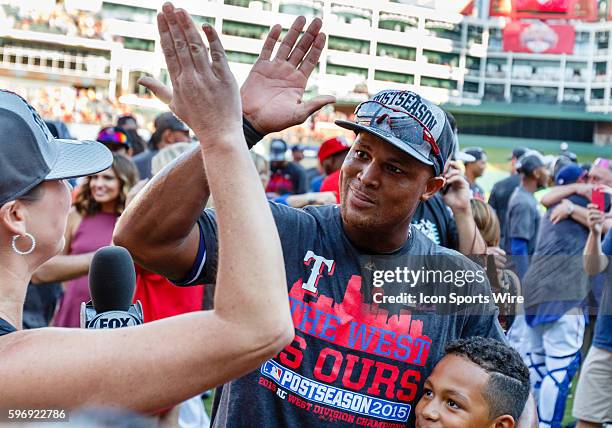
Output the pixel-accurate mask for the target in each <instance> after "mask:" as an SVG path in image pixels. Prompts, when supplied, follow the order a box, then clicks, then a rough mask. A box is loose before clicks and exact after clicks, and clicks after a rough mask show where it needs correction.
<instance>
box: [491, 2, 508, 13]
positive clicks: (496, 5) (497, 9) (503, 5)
mask: <svg viewBox="0 0 612 428" xmlns="http://www.w3.org/2000/svg"><path fill="white" fill-rule="evenodd" d="M511 13H512V0H491V4H490V5H489V16H510V14H511Z"/></svg>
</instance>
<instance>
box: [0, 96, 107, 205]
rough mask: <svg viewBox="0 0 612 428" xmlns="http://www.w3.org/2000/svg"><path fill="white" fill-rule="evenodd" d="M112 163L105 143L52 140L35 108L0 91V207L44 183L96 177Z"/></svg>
mask: <svg viewBox="0 0 612 428" xmlns="http://www.w3.org/2000/svg"><path fill="white" fill-rule="evenodd" d="M112 163H113V155H112V153H111V152H110V150H108V149H107V148H106V147H104V145H103V144H100V143H98V142H97V141H77V140H61V139H57V138H55V137H53V135H52V134H51V131H50V130H49V128H48V127H47V125H46V124H45V122H44V121H43V120H42V118H41V117H40V116H39V115H38V113H37V112H36V110H35V109H34V107H32V106H31V105H30V104H28V102H27V101H26V100H24V99H23V98H21V97H20V96H19V95H17V94H15V93H13V92H10V91H6V90H0V205H2V204H4V203H6V202H8V201H12V200H15V199H17V198H19V197H20V196H23V195H25V194H26V193H27V192H29V191H30V190H31V189H33V188H34V187H36V186H37V185H38V184H40V183H42V182H43V181H46V180H61V179H65V178H74V177H81V176H84V175H90V174H95V173H97V172H100V171H103V170H105V169H107V168H108V167H110V166H111V164H112Z"/></svg>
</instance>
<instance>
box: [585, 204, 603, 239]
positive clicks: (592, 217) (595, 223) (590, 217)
mask: <svg viewBox="0 0 612 428" xmlns="http://www.w3.org/2000/svg"><path fill="white" fill-rule="evenodd" d="M587 209H588V211H587V226H588V228H589V230H591V231H592V232H593V233H596V234H597V235H601V231H602V229H603V223H604V219H605V216H604V213H602V212H601V211H599V207H598V206H597V205H596V204H589V205H587Z"/></svg>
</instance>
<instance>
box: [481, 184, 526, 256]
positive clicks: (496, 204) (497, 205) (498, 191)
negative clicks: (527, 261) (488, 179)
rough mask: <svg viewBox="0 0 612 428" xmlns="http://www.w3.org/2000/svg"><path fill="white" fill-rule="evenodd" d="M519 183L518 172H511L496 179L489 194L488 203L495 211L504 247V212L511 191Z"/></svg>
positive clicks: (506, 210) (505, 211)
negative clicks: (502, 177)
mask: <svg viewBox="0 0 612 428" xmlns="http://www.w3.org/2000/svg"><path fill="white" fill-rule="evenodd" d="M519 184H521V176H520V175H519V174H513V175H511V176H510V177H507V178H504V179H503V180H501V181H498V182H497V183H495V185H494V186H493V189H492V190H491V196H489V205H491V207H492V208H493V209H494V210H495V212H496V213H497V218H498V219H499V228H500V231H501V244H500V245H501V247H502V248H504V247H505V234H506V213H507V212H508V203H509V202H510V196H512V192H514V189H516V188H517V187H518V186H519Z"/></svg>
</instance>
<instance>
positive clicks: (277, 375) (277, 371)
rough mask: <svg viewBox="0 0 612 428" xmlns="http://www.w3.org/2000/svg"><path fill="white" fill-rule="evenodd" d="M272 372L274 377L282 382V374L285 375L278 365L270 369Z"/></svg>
mask: <svg viewBox="0 0 612 428" xmlns="http://www.w3.org/2000/svg"><path fill="white" fill-rule="evenodd" d="M270 374H271V375H272V377H273V378H274V379H276V380H277V381H279V382H280V380H281V376H282V375H283V372H282V371H281V369H279V368H278V367H272V368H271V369H270Z"/></svg>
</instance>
